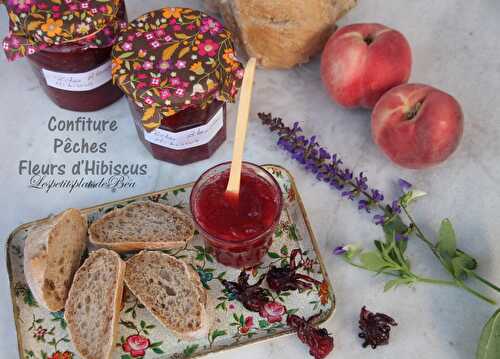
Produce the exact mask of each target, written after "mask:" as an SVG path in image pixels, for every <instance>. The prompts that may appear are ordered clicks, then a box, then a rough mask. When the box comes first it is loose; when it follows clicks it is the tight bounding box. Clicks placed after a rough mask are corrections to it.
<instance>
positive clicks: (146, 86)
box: [112, 8, 243, 131]
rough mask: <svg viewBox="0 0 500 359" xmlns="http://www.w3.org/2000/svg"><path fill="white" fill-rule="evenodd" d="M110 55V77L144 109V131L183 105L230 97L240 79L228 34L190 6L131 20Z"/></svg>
mask: <svg viewBox="0 0 500 359" xmlns="http://www.w3.org/2000/svg"><path fill="white" fill-rule="evenodd" d="M112 56H113V80H114V81H115V83H116V84H117V85H118V86H119V87H120V88H121V89H122V90H123V91H124V92H125V93H126V94H127V95H128V96H129V97H130V98H131V99H132V100H133V102H134V104H135V105H136V106H137V107H138V108H140V109H142V111H143V117H142V123H143V126H144V128H145V129H146V130H147V131H152V130H154V129H156V128H158V127H159V126H160V124H161V120H162V118H164V117H168V116H171V115H173V114H176V113H178V112H180V111H182V110H185V109H187V108H190V107H195V108H205V107H206V106H207V104H209V103H211V102H212V101H213V100H214V99H218V100H220V101H234V98H235V96H236V93H237V90H238V87H239V86H240V84H241V79H242V78H243V67H242V65H241V64H240V62H239V61H238V60H237V59H236V56H235V51H234V47H233V43H232V40H231V33H230V32H229V31H227V30H226V29H224V27H223V26H222V24H221V23H220V22H219V21H218V20H216V19H214V18H212V17H210V16H208V15H206V14H204V13H203V12H201V11H197V10H193V9H188V8H165V9H161V10H157V11H152V12H149V13H147V14H145V15H143V16H141V17H139V18H138V19H136V20H134V21H132V22H131V23H130V24H129V26H128V28H127V29H126V30H125V31H124V32H123V33H122V34H121V35H120V36H119V38H118V41H117V43H116V44H115V46H114V48H113V55H112Z"/></svg>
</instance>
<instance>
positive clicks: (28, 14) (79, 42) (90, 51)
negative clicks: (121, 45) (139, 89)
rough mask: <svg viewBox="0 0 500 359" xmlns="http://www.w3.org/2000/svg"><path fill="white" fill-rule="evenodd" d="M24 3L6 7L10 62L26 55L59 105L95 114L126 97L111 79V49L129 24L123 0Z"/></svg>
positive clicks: (5, 43) (47, 0)
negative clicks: (125, 24)
mask: <svg viewBox="0 0 500 359" xmlns="http://www.w3.org/2000/svg"><path fill="white" fill-rule="evenodd" d="M24 4H28V2H26V1H25V2H7V3H6V6H7V8H8V12H9V15H10V16H9V17H10V19H11V23H10V28H11V33H10V35H9V36H8V37H7V38H6V39H5V40H4V45H3V47H4V49H5V51H6V54H7V58H8V59H10V60H15V59H17V58H20V57H24V56H27V58H28V60H29V62H30V64H31V66H32V68H33V70H34V72H35V75H36V76H37V78H38V80H39V82H40V84H41V86H42V88H43V90H44V92H45V93H46V94H47V96H48V97H49V98H50V99H51V100H52V101H53V102H54V103H55V104H57V105H58V106H59V107H61V108H64V109H68V110H72V111H85V112H86V111H96V110H99V109H101V108H104V107H106V106H108V105H110V104H112V103H113V102H115V101H116V100H118V99H119V98H120V97H121V96H122V92H121V91H120V89H118V88H117V87H116V86H115V85H114V84H113V82H112V79H111V49H112V46H113V43H114V40H115V38H116V36H117V33H118V30H119V27H120V25H121V24H122V22H123V23H124V21H123V20H126V10H125V3H124V1H123V0H107V1H106V0H104V1H103V0H89V1H85V2H80V1H63V2H61V3H60V4H57V3H56V2H54V1H51V0H40V1H36V2H34V3H32V4H30V6H27V5H26V6H25V5H24ZM25 7H26V8H25ZM122 26H123V25H122Z"/></svg>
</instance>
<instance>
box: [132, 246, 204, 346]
mask: <svg viewBox="0 0 500 359" xmlns="http://www.w3.org/2000/svg"><path fill="white" fill-rule="evenodd" d="M125 283H126V284H127V287H128V288H129V289H130V291H131V292H132V293H133V294H134V295H135V296H136V297H137V298H138V299H139V300H140V301H141V303H142V304H144V306H145V307H146V308H147V309H148V310H149V311H150V312H151V313H152V314H153V315H154V316H155V317H156V318H157V319H158V320H159V321H160V322H161V323H162V324H163V325H164V326H165V327H167V328H168V329H170V330H171V331H172V332H173V333H174V334H175V335H176V336H178V337H179V338H181V339H185V340H191V339H197V338H201V337H204V336H206V335H207V334H208V330H209V319H208V315H207V311H206V306H207V294H206V291H205V289H204V288H203V286H202V284H201V281H200V277H199V275H198V273H196V272H195V271H194V270H193V269H192V268H191V267H190V266H189V265H187V264H186V263H185V262H183V261H181V260H179V259H176V258H175V257H172V256H170V255H168V254H164V253H161V252H153V251H142V252H140V253H139V254H137V255H135V256H133V257H132V258H130V259H129V260H128V261H127V268H126V271H125Z"/></svg>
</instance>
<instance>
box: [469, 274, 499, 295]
mask: <svg viewBox="0 0 500 359" xmlns="http://www.w3.org/2000/svg"><path fill="white" fill-rule="evenodd" d="M467 273H468V274H470V275H471V276H473V277H474V278H476V279H477V280H478V281H480V282H481V283H483V284H485V285H487V286H488V287H490V288H492V289H494V290H496V291H497V292H500V288H499V287H497V286H496V285H495V284H493V283H491V282H490V281H488V280H487V279H485V278H483V277H481V276H480V275H479V274H477V273H476V272H474V271H468V272H467Z"/></svg>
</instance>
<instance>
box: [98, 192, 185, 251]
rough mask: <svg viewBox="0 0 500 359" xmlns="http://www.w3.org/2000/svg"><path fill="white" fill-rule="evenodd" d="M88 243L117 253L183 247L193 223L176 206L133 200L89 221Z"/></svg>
mask: <svg viewBox="0 0 500 359" xmlns="http://www.w3.org/2000/svg"><path fill="white" fill-rule="evenodd" d="M89 235H90V242H91V243H93V244H95V245H97V246H100V247H105V248H108V249H112V250H115V251H117V252H127V251H134V250H142V249H169V248H175V247H182V246H184V245H185V244H186V242H187V241H189V240H191V239H192V238H193V235H194V223H193V221H192V219H191V217H189V216H188V215H186V214H185V213H183V212H182V211H180V210H178V209H177V208H174V207H170V206H166V205H164V204H160V203H155V202H136V203H132V204H129V205H128V206H125V207H123V208H120V209H115V210H113V211H111V212H109V213H107V214H105V215H104V216H103V217H102V218H100V219H99V220H97V221H95V222H94V223H92V225H91V226H90V229H89Z"/></svg>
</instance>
